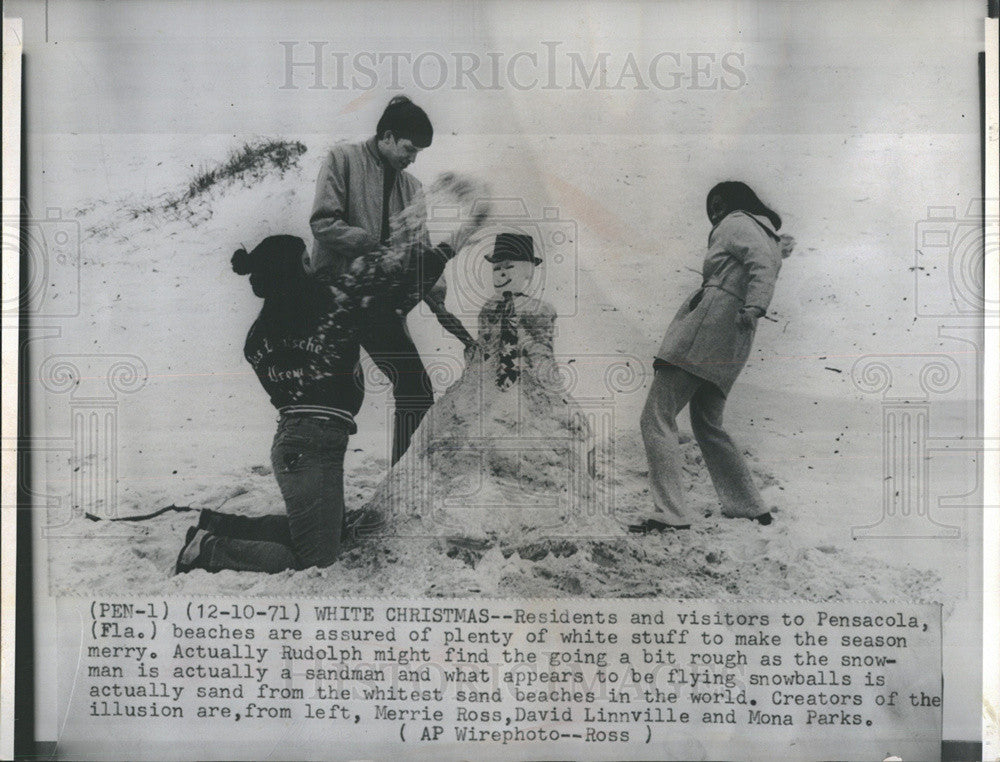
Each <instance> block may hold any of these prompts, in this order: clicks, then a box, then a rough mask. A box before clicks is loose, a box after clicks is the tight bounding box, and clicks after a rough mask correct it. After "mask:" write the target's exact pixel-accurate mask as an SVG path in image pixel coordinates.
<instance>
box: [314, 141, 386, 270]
mask: <svg viewBox="0 0 1000 762" xmlns="http://www.w3.org/2000/svg"><path fill="white" fill-rule="evenodd" d="M347 176H348V167H347V157H346V156H345V155H344V154H343V152H342V151H338V150H337V149H336V148H334V149H333V150H331V151H330V153H329V155H328V156H327V158H326V160H325V161H324V162H323V166H322V167H321V168H320V171H319V177H317V179H316V199H315V201H314V202H313V208H312V214H310V215H309V227H310V228H312V234H313V236H314V237H315V238H316V240H317V241H319V242H320V243H322V244H323V247H322V248H326V249H328V250H332V251H334V252H336V253H337V254H340V255H347V256H348V257H355V256H357V255H358V254H363V253H365V252H367V251H370V250H371V249H372V248H373V247H374V246H375V245H376V243H377V241H375V240H374V239H373V237H372V236H371V235H369V233H368V231H367V230H365V229H364V228H359V227H354V226H352V225H348V224H347V221H346V217H347ZM314 255H315V253H314ZM321 256H322V254H321ZM311 264H312V267H313V270H314V271H315V270H320V269H322V268H323V267H325V266H327V265H329V264H331V263H330V262H316V261H313V262H312V263H311Z"/></svg>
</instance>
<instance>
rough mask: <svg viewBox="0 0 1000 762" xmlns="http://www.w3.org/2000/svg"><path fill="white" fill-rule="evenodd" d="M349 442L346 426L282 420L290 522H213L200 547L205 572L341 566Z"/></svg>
mask: <svg viewBox="0 0 1000 762" xmlns="http://www.w3.org/2000/svg"><path fill="white" fill-rule="evenodd" d="M349 436H350V434H349V433H348V430H347V425H346V424H345V423H342V422H341V421H337V420H330V419H325V418H316V417H311V416H282V417H281V420H280V421H279V423H278V431H277V432H276V433H275V435H274V444H273V445H272V447H271V465H272V467H273V468H274V476H275V478H276V479H277V480H278V487H279V488H280V489H281V496H282V497H283V498H284V499H285V511H286V515H284V516H282V515H280V514H275V515H269V516H257V517H250V516H228V515H225V514H214V515H212V516H210V517H209V521H208V527H207V528H208V530H209V536H208V537H207V538H206V539H205V542H204V544H203V546H202V548H203V552H204V554H205V567H206V568H207V569H208V570H209V571H221V570H222V569H234V570H237V571H258V572H271V573H274V572H279V571H284V570H285V569H307V568H309V567H310V566H329V565H330V564H332V563H333V562H334V561H336V560H337V555H338V553H339V552H340V541H341V532H342V527H343V520H344V455H345V454H346V452H347V440H348V437H349Z"/></svg>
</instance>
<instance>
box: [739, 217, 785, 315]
mask: <svg viewBox="0 0 1000 762" xmlns="http://www.w3.org/2000/svg"><path fill="white" fill-rule="evenodd" d="M730 222H731V223H732V224H731V225H730V226H729V229H728V231H727V236H728V240H727V242H726V250H727V251H728V252H729V253H730V254H732V255H733V256H734V257H735V258H736V259H738V260H739V261H740V262H742V263H743V265H744V266H745V267H746V269H747V272H748V274H749V276H750V277H749V280H748V281H747V293H746V297H745V299H744V300H743V309H744V310H748V311H749V310H754V311H756V312H757V313H758V314H759V315H765V314H767V308H768V307H769V306H770V304H771V297H772V296H774V287H775V285H776V284H777V282H778V271H779V270H780V269H781V254H780V253H779V252H778V250H777V244H776V243H775V242H774V241H773V240H771V239H770V238H769V237H768V235H767V233H765V232H764V231H763V230H762V229H761V228H760V226H759V225H758V224H757V223H756V222H754V221H753V220H752V219H750V218H748V217H746V216H744V215H734V216H733V217H731V218H730Z"/></svg>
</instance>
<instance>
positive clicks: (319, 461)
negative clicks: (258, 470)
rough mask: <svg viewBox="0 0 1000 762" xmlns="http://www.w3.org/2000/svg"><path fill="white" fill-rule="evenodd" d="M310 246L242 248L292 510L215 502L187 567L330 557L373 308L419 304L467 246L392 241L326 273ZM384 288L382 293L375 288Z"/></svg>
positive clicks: (280, 477)
mask: <svg viewBox="0 0 1000 762" xmlns="http://www.w3.org/2000/svg"><path fill="white" fill-rule="evenodd" d="M304 252H305V243H304V242H303V241H302V239H301V238H296V237H295V236H288V235H281V236H272V237H270V238H267V239H265V240H264V241H263V242H261V244H260V245H259V246H257V248H255V249H254V250H253V251H252V252H247V251H245V250H243V249H240V250H239V251H237V252H236V253H235V254H234V255H233V259H232V266H233V270H234V271H235V272H237V273H238V274H240V275H246V274H249V275H250V285H251V286H252V287H253V291H254V293H255V294H256V295H257V296H259V297H262V298H263V299H264V305H263V307H262V308H261V311H260V314H259V315H258V317H257V319H256V321H254V324H253V326H252V327H251V328H250V331H249V333H248V334H247V338H246V343H245V344H244V347H243V353H244V356H245V357H246V359H247V361H248V362H249V363H250V365H251V366H253V369H254V371H255V372H256V374H257V377H258V379H259V380H260V382H261V385H262V386H263V387H264V390H265V391H266V392H267V394H268V395H269V396H270V398H271V403H272V404H273V405H274V406H275V407H276V408H277V409H278V413H279V422H278V431H277V433H276V434H275V437H274V444H273V446H272V448H271V464H272V467H273V469H274V475H275V478H276V479H277V481H278V486H279V487H280V489H281V494H282V497H283V498H284V500H285V509H286V513H285V514H283V515H282V514H276V515H269V516H260V517H247V516H235V515H228V514H223V513H219V512H215V511H209V510H203V511H202V512H201V515H200V517H199V520H198V524H197V526H193V527H191V528H190V529H189V530H188V533H187V537H186V538H185V542H184V547H183V548H182V550H181V553H180V555H179V556H178V559H177V564H176V567H175V571H176V572H177V573H183V572H187V571H190V570H191V569H196V568H200V569H206V570H208V571H220V570H222V569H234V570H239V571H262V572H278V571H283V570H285V569H304V568H308V567H311V566H329V565H330V564H332V563H333V562H334V561H335V560H336V559H337V555H338V553H339V550H340V544H341V539H342V533H343V529H344V456H345V453H346V451H347V441H348V437H349V436H350V435H351V434H353V433H355V432H356V431H357V427H356V426H355V423H354V416H355V415H356V414H357V412H358V410H359V409H360V407H361V403H362V401H363V398H364V384H363V379H360V378H359V375H360V368H359V365H358V357H359V352H360V336H361V334H362V332H363V328H364V327H365V326H367V325H368V324H369V323H368V321H369V318H370V312H371V310H372V309H380V308H381V307H382V306H384V305H386V304H388V305H392V306H393V307H395V308H397V309H400V310H409V309H412V308H413V306H414V305H416V304H417V303H418V302H419V301H420V300H421V299H422V298H423V296H424V294H425V293H426V292H427V291H428V290H429V289H430V288H431V287H433V285H434V283H435V282H436V281H437V280H438V278H439V277H440V276H441V273H442V272H443V271H444V266H445V264H446V263H447V262H448V260H450V259H451V258H452V257H453V256H454V254H455V252H454V249H453V248H452V247H451V246H449V245H448V244H447V243H442V244H439V245H438V246H436V247H433V248H432V247H430V246H429V245H428V244H426V243H424V242H420V241H418V242H416V243H415V244H414V245H413V246H412V247H410V248H409V249H407V250H405V251H395V250H392V249H387V248H380V249H378V250H376V251H374V252H369V253H368V254H366V255H365V256H363V257H358V258H357V259H355V260H354V261H353V262H352V263H351V264H350V265H349V266H348V267H347V268H346V269H345V270H343V271H342V272H341V273H340V274H339V275H337V276H336V277H333V278H331V279H329V280H327V281H321V280H319V279H316V278H314V277H311V276H310V275H308V274H307V273H306V271H305V269H304V268H303V254H304ZM376 295H378V300H376V299H375V296H376Z"/></svg>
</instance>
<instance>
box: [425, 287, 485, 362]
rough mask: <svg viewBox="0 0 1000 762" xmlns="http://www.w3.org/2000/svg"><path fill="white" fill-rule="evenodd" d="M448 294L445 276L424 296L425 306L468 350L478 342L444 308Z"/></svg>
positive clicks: (459, 321) (460, 322)
mask: <svg viewBox="0 0 1000 762" xmlns="http://www.w3.org/2000/svg"><path fill="white" fill-rule="evenodd" d="M446 293H447V284H446V282H445V279H444V275H442V276H441V277H440V278H439V279H438V281H437V283H435V284H434V286H433V287H431V289H430V290H429V291H428V292H427V294H426V295H425V296H424V304H426V305H427V306H428V307H430V309H431V312H433V313H434V316H435V317H436V318H437V319H438V322H439V323H440V324H441V325H442V326H443V327H444V329H445V330H446V331H448V332H449V333H450V334H451V335H452V336H454V337H455V338H456V339H458V340H459V341H461V342H462V343H463V344H464V345H465V347H466V349H468V348H469V347H471V346H474V345H475V343H476V340H475V339H474V338H472V334H470V333H469V332H468V331H467V330H466V328H465V326H464V325H463V324H462V321H461V320H459V319H458V318H457V317H455V316H454V315H453V314H451V312H449V311H448V308H447V307H445V306H444V298H445V294H446Z"/></svg>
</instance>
